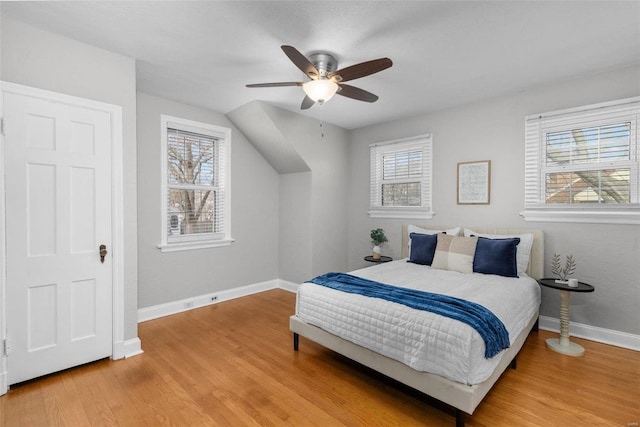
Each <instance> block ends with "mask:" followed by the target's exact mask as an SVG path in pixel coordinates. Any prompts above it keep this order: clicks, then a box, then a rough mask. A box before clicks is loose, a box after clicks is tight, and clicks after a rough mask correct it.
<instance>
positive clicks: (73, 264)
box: [4, 93, 113, 384]
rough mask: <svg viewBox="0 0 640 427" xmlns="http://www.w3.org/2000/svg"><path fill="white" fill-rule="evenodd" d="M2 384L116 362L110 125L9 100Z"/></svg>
mask: <svg viewBox="0 0 640 427" xmlns="http://www.w3.org/2000/svg"><path fill="white" fill-rule="evenodd" d="M4 112H5V119H4V131H5V172H6V176H5V188H6V203H5V206H6V259H7V264H6V265H7V276H6V288H7V305H6V307H7V318H6V319H7V322H6V323H7V336H8V338H9V345H10V348H11V351H10V353H9V356H8V358H7V368H8V369H7V370H8V384H15V383H17V382H21V381H25V380H28V379H31V378H35V377H38V376H41V375H45V374H48V373H51V372H56V371H59V370H62V369H66V368H69V367H72V366H76V365H79V364H83V363H86V362H90V361H93V360H97V359H101V358H104V357H108V356H110V355H111V354H112V343H113V339H112V338H113V335H112V328H113V323H112V316H113V311H112V298H113V297H112V295H113V293H112V287H113V283H112V267H111V266H112V261H111V255H110V253H108V254H107V256H106V257H105V258H104V263H102V262H101V260H100V249H99V248H100V245H105V246H106V250H107V251H110V250H111V242H112V238H111V132H112V130H111V117H110V115H109V114H108V113H106V112H104V111H98V110H94V109H90V108H86V107H84V106H80V105H73V104H68V103H61V102H53V101H49V100H45V99H41V98H37V97H32V96H27V95H19V94H14V93H5V95H4Z"/></svg>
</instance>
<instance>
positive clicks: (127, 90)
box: [0, 17, 138, 340]
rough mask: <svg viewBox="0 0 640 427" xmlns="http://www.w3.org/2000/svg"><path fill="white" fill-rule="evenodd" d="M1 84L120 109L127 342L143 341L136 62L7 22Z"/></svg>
mask: <svg viewBox="0 0 640 427" xmlns="http://www.w3.org/2000/svg"><path fill="white" fill-rule="evenodd" d="M1 31H2V36H1V39H2V49H1V53H0V55H1V58H2V59H1V62H0V63H1V64H2V69H1V71H0V72H1V75H2V79H3V80H5V81H8V82H12V83H18V84H22V85H26V86H32V87H36V88H40V89H46V90H51V91H55V92H60V93H64V94H68V95H73V96H78V97H82V98H87V99H93V100H96V101H101V102H106V103H110V104H115V105H119V106H121V107H122V119H123V174H124V176H123V180H124V185H125V189H124V211H125V212H124V251H125V253H124V293H125V295H124V297H125V307H124V310H125V312H124V317H125V325H124V328H125V329H124V339H125V340H130V339H135V338H137V336H138V326H137V317H138V314H137V313H138V311H137V310H138V304H137V296H138V293H137V289H138V288H137V278H138V270H137V268H138V267H137V215H136V204H137V195H136V75H135V61H134V60H133V59H132V58H127V57H124V56H121V55H117V54H114V53H111V52H107V51H105V50H102V49H98V48H95V47H93V46H90V45H87V44H84V43H79V42H77V41H74V40H71V39H68V38H65V37H60V36H57V35H54V34H52V33H48V32H45V31H41V30H39V29H36V28H33V27H30V26H27V25H24V24H20V23H17V22H14V21H11V20H9V19H6V18H4V17H2V28H1Z"/></svg>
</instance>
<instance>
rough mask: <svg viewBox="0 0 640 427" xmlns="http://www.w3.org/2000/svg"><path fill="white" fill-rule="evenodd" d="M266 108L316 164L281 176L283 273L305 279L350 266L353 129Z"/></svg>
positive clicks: (305, 157)
mask: <svg viewBox="0 0 640 427" xmlns="http://www.w3.org/2000/svg"><path fill="white" fill-rule="evenodd" d="M264 108H267V109H268V110H269V116H270V117H271V118H272V120H273V121H274V122H275V123H276V124H277V126H278V128H279V129H280V130H281V132H282V133H283V134H284V135H285V136H286V138H287V139H288V140H289V141H291V142H292V144H293V146H294V148H295V150H296V152H297V153H298V155H299V156H300V157H301V158H302V160H303V161H304V162H305V163H306V164H307V165H308V166H309V169H311V171H310V172H304V173H296V174H287V175H282V176H281V177H282V178H281V179H282V182H281V187H280V188H281V195H280V197H281V207H280V250H281V260H280V265H281V269H280V278H281V279H283V280H287V281H291V282H294V283H301V282H303V281H305V280H309V279H311V278H312V277H314V276H317V275H320V274H323V273H326V272H328V271H345V270H346V268H347V257H348V235H347V220H346V219H347V212H348V211H347V200H348V190H349V185H348V180H349V172H348V170H349V169H348V168H349V144H348V132H347V131H346V130H344V129H342V128H339V127H336V126H332V125H328V124H326V123H325V124H324V125H323V127H322V128H320V120H319V119H310V118H308V117H304V116H301V115H299V114H296V113H292V112H290V111H286V110H283V109H280V108H277V107H272V106H268V105H265V106H264ZM313 108H320V107H319V106H314V107H313ZM317 114H318V116H320V114H321V113H320V111H318V112H317ZM323 135H324V136H323Z"/></svg>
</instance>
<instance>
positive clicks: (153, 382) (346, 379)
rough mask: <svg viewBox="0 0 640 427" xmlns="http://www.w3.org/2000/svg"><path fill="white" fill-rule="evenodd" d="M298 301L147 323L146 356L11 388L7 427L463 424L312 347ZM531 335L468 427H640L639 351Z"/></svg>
mask: <svg viewBox="0 0 640 427" xmlns="http://www.w3.org/2000/svg"><path fill="white" fill-rule="evenodd" d="M294 305H295V295H294V294H291V293H289V292H286V291H282V290H273V291H269V292H264V293H261V294H256V295H252V296H249V297H245V298H240V299H236V300H232V301H227V302H223V303H220V304H217V305H213V306H209V307H205V308H201V309H197V310H192V311H189V312H185V313H181V314H177V315H174V316H170V317H165V318H161V319H157V320H152V321H149V322H145V323H141V324H140V325H139V336H140V338H141V340H142V346H143V349H144V351H145V352H144V354H142V355H140V356H136V357H132V358H130V359H126V360H120V361H115V362H114V361H111V360H102V361H98V362H95V363H91V364H88V365H84V366H80V367H77V368H74V369H70V370H67V371H64V372H60V373H57V374H53V375H49V376H47V377H44V378H40V379H37V380H33V381H30V382H26V383H23V384H20V385H17V386H14V387H12V388H11V390H10V391H9V393H8V394H7V395H5V396H2V397H0V425H4V426H8V427H13V426H158V425H172V426H184V425H214V426H217V425H221V426H227V425H228V426H278V425H294V426H342V425H344V426H418V425H422V426H453V425H455V422H454V420H455V418H454V412H453V411H452V410H451V409H450V408H447V407H443V405H439V404H438V403H437V402H434V401H432V400H431V399H429V398H428V397H426V396H424V395H422V394H420V393H418V392H415V391H413V390H411V389H409V388H407V387H405V386H402V385H400V384H398V383H396V382H394V381H391V380H389V379H387V378H385V377H383V376H381V375H379V374H377V373H375V372H373V371H371V370H369V369H366V368H364V367H362V366H360V365H357V364H355V363H354V362H351V361H349V360H347V359H346V358H344V357H342V356H340V355H338V354H336V353H333V352H331V351H329V350H326V349H324V348H322V347H321V346H319V345H317V344H314V343H312V342H310V341H308V340H306V339H304V338H302V337H301V338H300V351H299V352H294V351H293V349H292V343H291V341H292V338H291V333H290V332H289V330H288V318H289V315H291V314H292V313H293V311H294ZM554 335H555V334H552V333H549V332H545V331H540V332H538V333H535V332H534V333H532V334H531V335H530V336H529V338H528V340H527V342H526V344H525V346H524V347H523V349H522V351H521V353H520V356H519V357H518V368H517V369H516V370H507V372H506V373H505V374H504V375H503V376H502V378H501V379H500V380H499V381H498V383H497V384H496V385H495V387H494V388H493V390H492V391H491V392H490V393H489V394H488V395H487V397H486V398H485V400H484V402H483V403H481V404H480V406H479V407H478V409H477V410H476V412H475V414H474V415H473V416H471V417H467V425H468V426H492V427H493V426H573V425H580V426H612V425H619V426H637V425H638V423H639V422H640V353H639V352H634V351H631V350H625V349H621V348H617V347H612V346H607V345H604V344H598V343H594V342H590V341H586V340H579V339H575V341H577V342H579V343H580V344H582V345H583V346H584V347H585V349H586V354H585V355H584V356H583V357H580V358H573V357H569V356H562V355H560V354H557V353H554V352H552V351H550V350H548V349H546V348H545V344H544V340H545V339H546V338H548V337H550V336H554Z"/></svg>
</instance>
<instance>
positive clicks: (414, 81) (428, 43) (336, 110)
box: [1, 1, 640, 129]
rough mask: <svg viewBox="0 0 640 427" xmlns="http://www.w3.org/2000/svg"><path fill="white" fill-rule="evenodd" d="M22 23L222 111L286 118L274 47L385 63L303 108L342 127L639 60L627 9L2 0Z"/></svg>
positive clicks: (287, 101)
mask: <svg viewBox="0 0 640 427" xmlns="http://www.w3.org/2000/svg"><path fill="white" fill-rule="evenodd" d="M1 7H2V9H1V12H2V16H3V18H9V19H14V20H17V21H22V22H25V23H28V24H31V25H34V26H37V27H40V28H43V29H46V30H48V31H51V32H54V33H59V34H62V35H65V36H67V37H71V38H74V39H77V40H80V41H83V42H86V43H89V44H91V45H95V46H98V47H101V48H104V49H107V50H110V51H113V52H118V53H121V54H123V55H127V56H130V57H133V58H136V60H137V84H138V88H139V90H141V91H143V92H147V93H149V94H153V95H158V96H162V97H166V98H169V99H174V100H177V101H181V102H184V103H188V104H192V105H197V106H201V107H206V108H209V109H212V110H214V111H217V112H220V113H228V112H230V111H233V110H234V109H236V108H238V107H240V106H242V105H244V104H246V103H248V102H250V101H252V100H255V99H259V100H263V101H266V102H269V103H271V104H273V105H276V106H279V107H282V108H285V109H288V110H291V111H299V107H300V103H301V101H302V98H303V96H304V95H303V92H302V89H301V88H300V87H284V88H268V89H264V88H260V89H248V88H245V84H247V83H264V82H279V81H302V80H303V79H304V77H303V74H302V73H301V72H300V71H299V70H298V69H297V68H296V67H295V66H294V65H293V64H292V63H291V62H290V61H289V59H288V58H287V57H286V56H285V54H284V53H283V52H282V50H281V49H280V45H283V44H290V45H293V46H295V47H296V48H298V50H300V51H301V52H302V53H303V54H305V55H308V54H310V53H313V52H316V51H327V52H330V53H332V54H333V55H334V56H336V57H337V59H338V60H339V67H340V68H342V67H345V66H349V65H353V64H355V63H359V62H362V61H366V60H370V59H375V58H380V57H389V58H391V59H392V60H393V62H394V65H393V67H391V68H390V69H387V70H385V71H382V72H380V73H378V74H374V75H371V76H367V77H364V78H362V79H358V80H354V81H352V82H349V84H353V85H354V86H358V87H361V88H362V89H365V90H367V91H370V92H373V93H375V94H377V95H378V96H379V97H380V99H379V100H378V101H377V102H376V103H373V104H369V103H365V102H360V101H355V100H352V99H349V98H345V97H341V96H336V97H334V98H333V99H332V100H330V101H329V102H327V103H326V104H325V105H324V106H322V107H320V106H318V105H315V106H314V107H312V108H311V109H310V110H307V111H305V112H302V114H305V115H309V116H311V117H314V118H318V119H324V120H325V121H327V122H329V123H333V124H335V125H338V126H341V127H344V128H346V129H354V128H358V127H362V126H366V125H369V124H373V123H379V122H385V121H389V120H393V119H396V118H399V117H407V116H412V115H416V114H420V113H425V112H429V111H433V110H438V109H442V108H447V107H452V106H456V105H461V104H466V103H469V102H474V101H478V100H482V99H486V98H491V97H496V96H499V95H502V94H506V93H510V92H516V91H520V90H524V89H528V88H531V87H535V86H537V85H543V84H546V83H549V82H554V81H558V80H563V79H567V78H571V77H574V76H578V75H583V74H590V73H597V72H600V71H604V70H608V69H613V68H618V67H622V66H625V65H630V64H638V63H640V1H622V2H617V1H545V2H540V1H531V2H530V1H493V2H487V1H468V2H462V1H390V2H381V1H369V2H362V1H359V2H356V1H350V2H337V1H313V2H311V1H254V2H248V1H227V2H218V1H191V2H171V1H162V2H156V1H141V2H131V1H125V2H122V1H119V2H104V1H101V2H97V1H76V2H59V1H42V2H2V4H1Z"/></svg>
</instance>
